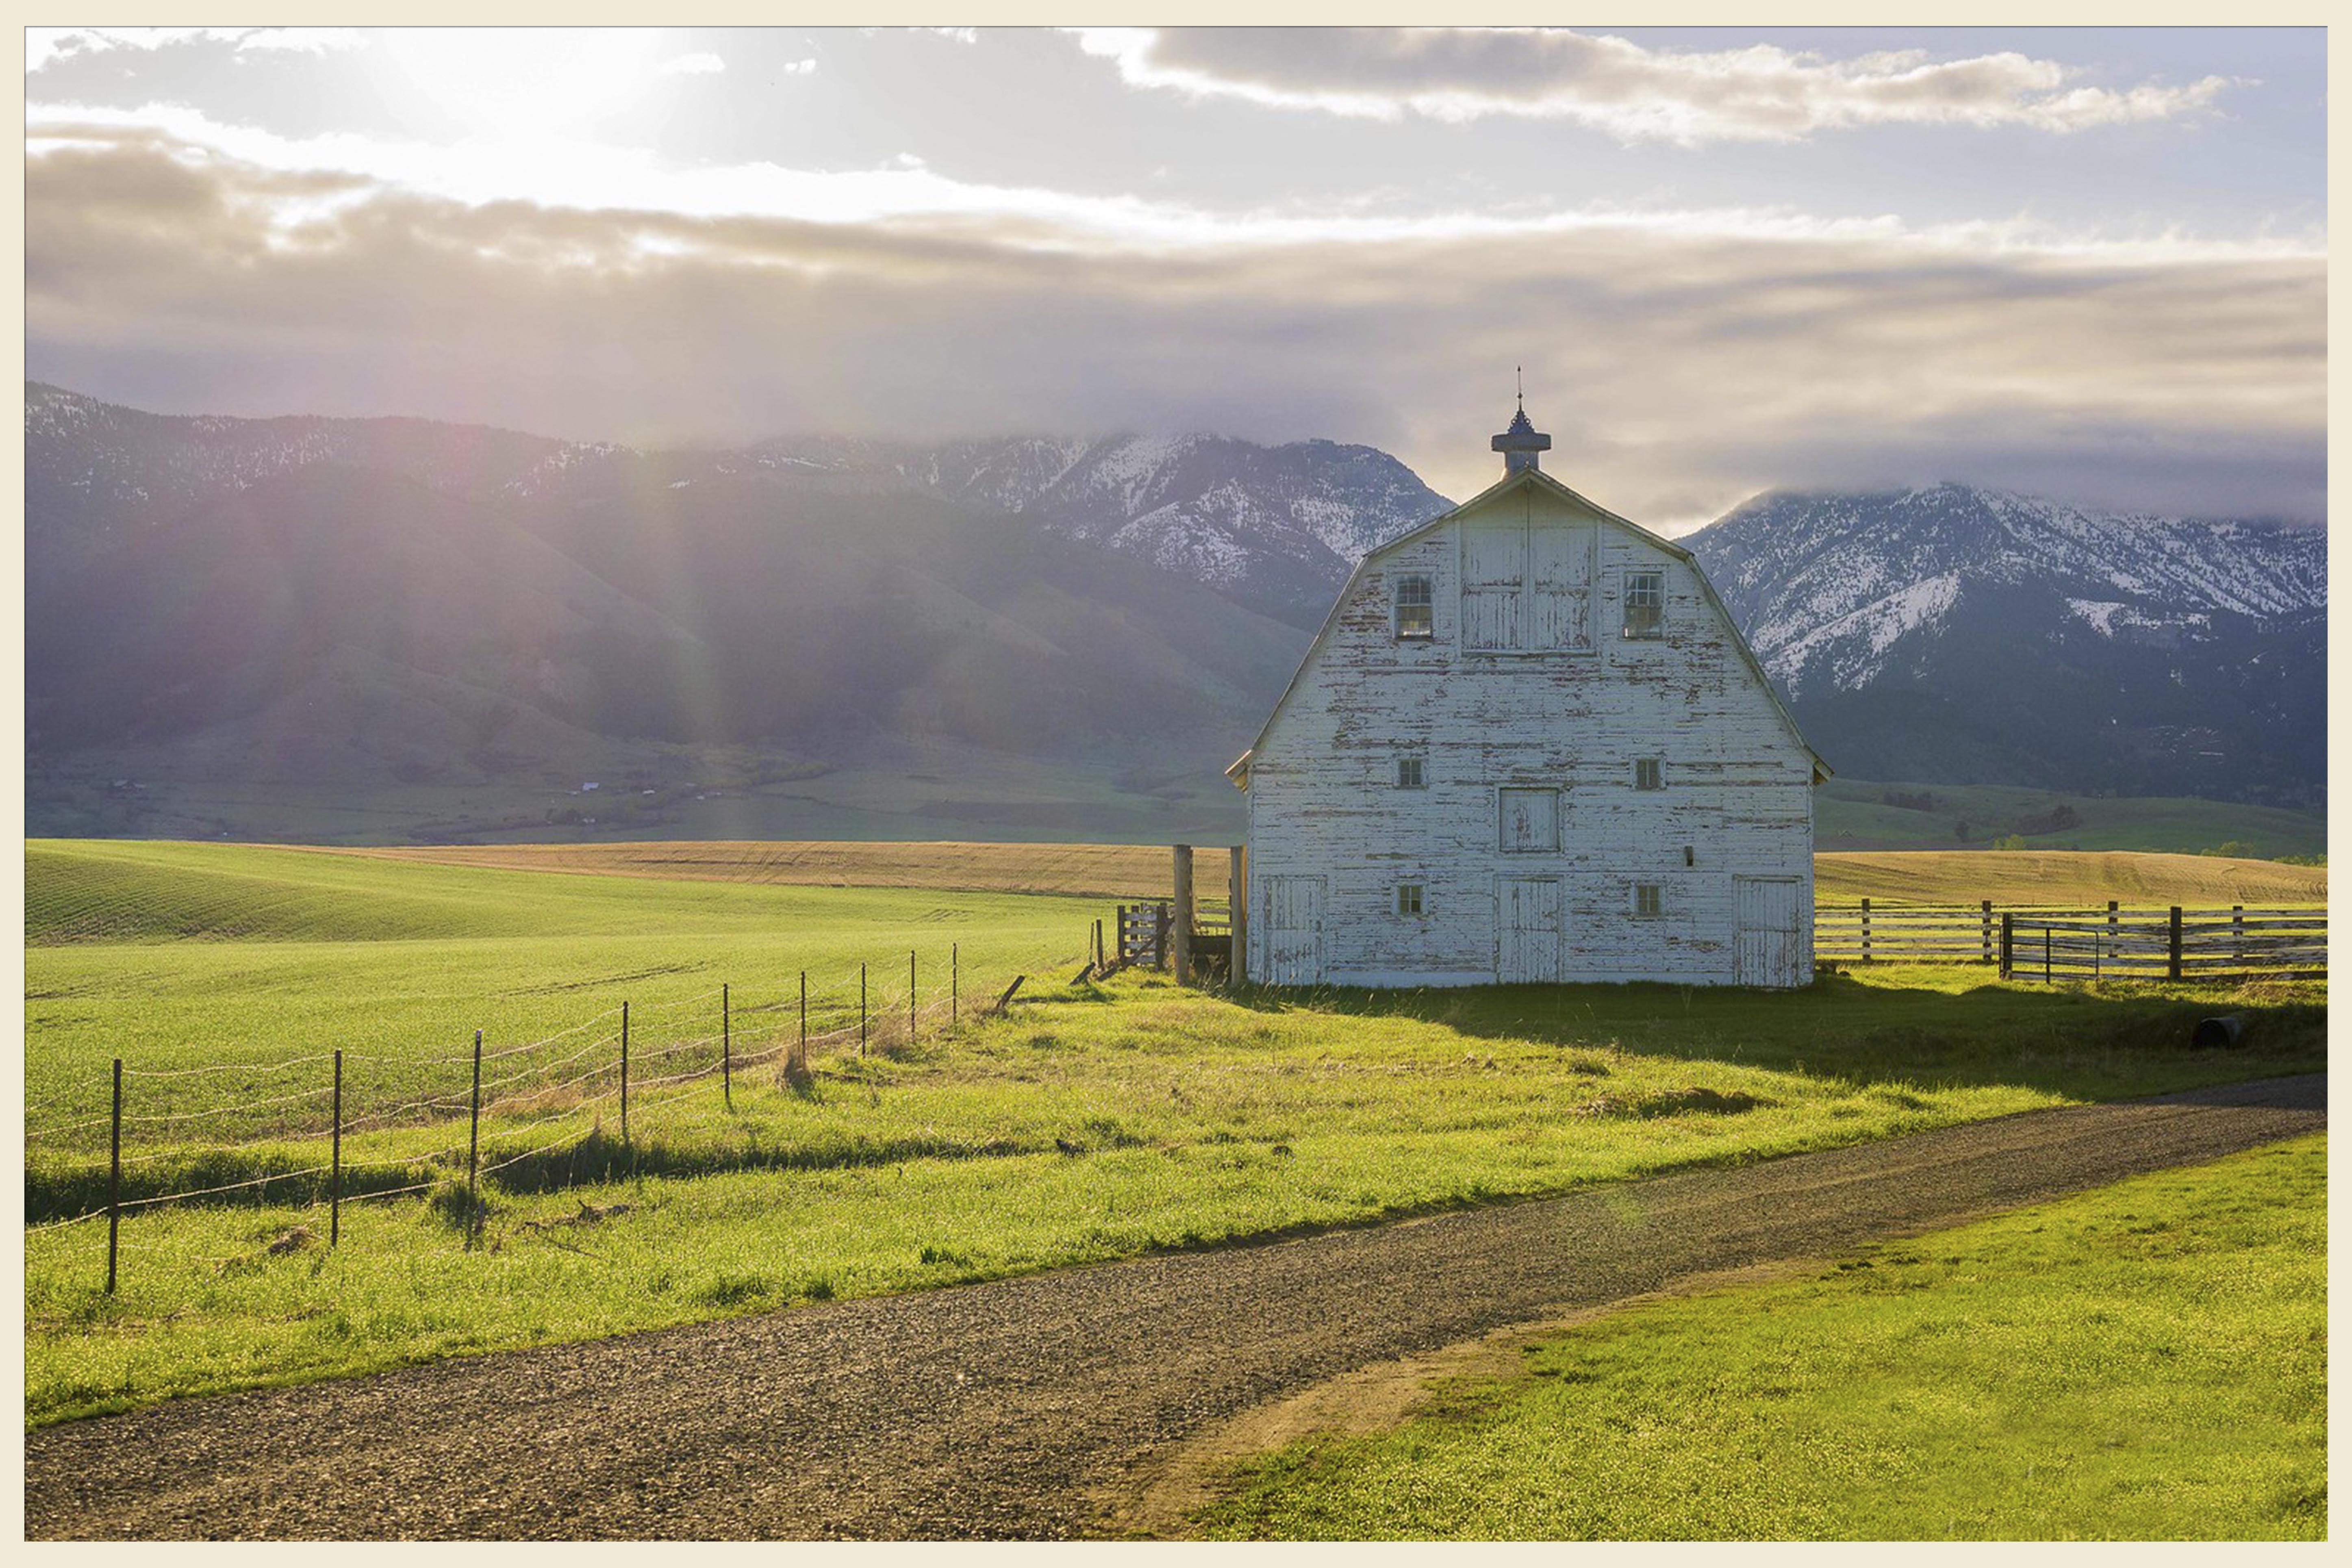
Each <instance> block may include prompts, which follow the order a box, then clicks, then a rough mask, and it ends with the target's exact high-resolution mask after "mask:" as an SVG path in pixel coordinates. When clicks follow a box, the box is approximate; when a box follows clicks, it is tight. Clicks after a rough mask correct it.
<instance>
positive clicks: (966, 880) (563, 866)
mask: <svg viewBox="0 0 2352 1568" xmlns="http://www.w3.org/2000/svg"><path fill="white" fill-rule="evenodd" d="M318 853H320V854H333V855H352V856H360V857H367V858H382V859H387V860H399V861H408V862H413V863H419V864H427V865H443V866H474V867H492V868H502V869H509V870H531V871H568V872H573V873H577V874H582V875H593V876H614V877H645V878H652V879H662V880H672V879H685V880H694V881H713V882H753V883H774V884H778V885H782V886H799V887H820V888H822V887H835V888H844V887H847V888H939V889H979V890H985V891H990V892H1003V893H1054V894H1065V895H1069V896H1073V897H1098V898H1113V899H1118V898H1128V899H1164V898H1166V897H1168V896H1169V893H1170V890H1171V884H1172V879H1173V870H1172V858H1171V855H1170V853H1169V851H1168V850H1166V849H1164V848H1160V847H1152V846H1139V845H1128V844H952V843H935V844H855V843H819V842H808V843H785V844H776V843H704V844H692V843H676V844H673V843H646V844H510V845H487V846H483V845H448V846H439V847H422V848H397V849H334V850H320V851H318ZM1224 859H1225V856H1224V848H1223V846H1205V847H1199V848H1196V850H1195V859H1194V865H1195V871H1194V875H1195V878H1196V879H1197V880H1198V881H1199V883H1200V885H1201V887H1202V889H1203V892H1204V895H1205V894H1206V893H1210V892H1222V890H1223V885H1224V876H1225V865H1224ZM1813 878H1814V889H1815V894H1816V897H1817V898H1818V899H1819V900H1821V901H1822V902H1823V903H1830V902H1851V901H1853V900H1857V899H1863V898H1868V899H1871V900H1874V901H1877V902H1884V903H1918V904H1934V903H1949V904H1973V903H1975V902H1977V901H1978V900H1982V899H1990V900H1993V901H1994V902H1995V903H1997V904H2080V905H2083V906H2085V907H2095V906H2099V905H2103V904H2105V902H2106V900H2109V899H2114V900H2117V901H2118V902H2121V903H2124V904H2173V903H2179V904H2183V905H2203V904H2231V903H2243V904H2262V905H2288V904H2322V903H2326V901H2327V871H2326V868H2325V867H2313V866H2288V865H2283V864H2280V863H2278V862H2276V861H2271V860H2239V859H2230V858H2221V857H2218V856H2207V855H2144V854H2134V853H2128V852H2124V851H2116V850H2110V851H2089V850H2085V851H2079V852H2077V851H2070V850H2063V849H2025V850H2011V851H1993V850H1982V849H1979V850H1953V849H1942V850H1937V849H1924V850H1901V851H1879V852H1853V853H1839V854H1824V855H1817V856H1815V857H1814V858H1813Z"/></svg>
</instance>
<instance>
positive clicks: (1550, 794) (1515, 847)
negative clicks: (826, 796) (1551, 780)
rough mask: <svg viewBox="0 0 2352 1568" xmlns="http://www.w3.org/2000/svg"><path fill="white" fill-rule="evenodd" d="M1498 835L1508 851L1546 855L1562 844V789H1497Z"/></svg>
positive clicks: (1513, 853) (1504, 849)
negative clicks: (1560, 830)
mask: <svg viewBox="0 0 2352 1568" xmlns="http://www.w3.org/2000/svg"><path fill="white" fill-rule="evenodd" d="M1495 809H1496V817H1497V819H1498V821H1497V832H1496V837H1497V840H1498V842H1499V843H1500V845H1501V847H1502V850H1503V852H1504V853H1505V854H1507V855H1543V854H1549V853H1550V852H1551V851H1553V850H1555V849H1558V848H1559V791H1558V790H1556V789H1506V790H1497V791H1496V801H1495Z"/></svg>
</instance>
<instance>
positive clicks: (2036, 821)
mask: <svg viewBox="0 0 2352 1568" xmlns="http://www.w3.org/2000/svg"><path fill="white" fill-rule="evenodd" d="M1894 799H1901V800H1903V801H1905V802H1906V805H1891V804H1889V802H1890V801H1891V800H1894ZM2061 806H2063V807H2065V808H2066V809H2067V811H2068V812H2070V813H2071V814H2072V816H2073V819H2074V820H2073V822H2072V823H2071V825H2069V826H2063V827H2057V826H2043V825H2044V824H2047V823H2049V822H2050V821H2051V820H2052V818H2053V814H2054V813H2055V812H2056V811H2057V809H2058V808H2059V807H2061ZM1813 820H1814V826H1815V830H1816V833H1817V836H1818V837H1819V838H1820V841H1821V842H1822V843H1823V844H1825V845H1832V846H1834V847H1838V848H1840V849H1949V848H1952V847H1955V844H1956V838H1955V835H1956V834H1957V833H1958V830H1959V829H1960V827H1961V826H1963V825H1965V826H1967V828H1968V835H1967V839H1968V841H1969V842H1971V843H1974V844H1977V845H1979V846H1982V845H1984V844H1985V843H1987V842H1989V841H1990V840H1991V839H1993V838H1996V837H2000V836H2002V835H2005V834H2009V833H2011V832H2015V833H2017V834H2019V835H2020V836H2021V837H2023V838H2024V839H2025V841H2026V843H2027V845H2028V846H2030V847H2032V848H2036V849H2062V848H2063V849H2081V850H2086V851H2087V850H2099V849H2134V850H2143V851H2149V852H2157V853H2178V854H2184V855H2194V854H2196V853H2198V852H2199V851H2200V850H2203V849H2210V848H2211V847H2214V846H2216V845H2219V844H2225V843H2228V842H2230V841H2231V840H2232V839H2235V840H2237V841H2239V842H2241V843H2243V844H2247V845H2251V846H2252V848H2253V852H2254V853H2255V854H2257V855H2314V854H2320V853H2324V852H2325V851H2326V848H2327V813H2326V810H2325V809H2324V808H2313V807H2309V806H2301V807H2283V806H2269V805H2252V804H2249V803H2247V802H2243V801H2219V800H2200V799H2197V798H2195V797H2193V796H2186V795H2170V796H2167V795H2140V796H2127V795H2126V796H2118V795H2069V794H2067V793H2065V792H2063V791H2060V790H2046V789H2028V788H2024V787H2021V786H2019V785H2014V784H1900V783H1885V784H1882V783H1876V782H1873V781H1870V780H1865V779H1849V778H1844V777H1839V778H1833V779H1832V780H1830V781H1829V783H1827V784H1823V785H1822V787H1821V789H1820V790H1819V791H1818V792H1816V794H1815V795H1814V797H1813Z"/></svg>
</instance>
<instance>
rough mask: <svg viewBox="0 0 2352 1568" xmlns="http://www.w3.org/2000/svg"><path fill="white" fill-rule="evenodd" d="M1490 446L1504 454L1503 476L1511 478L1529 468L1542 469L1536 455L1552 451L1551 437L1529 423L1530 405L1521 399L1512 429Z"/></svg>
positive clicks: (1524, 399)
mask: <svg viewBox="0 0 2352 1568" xmlns="http://www.w3.org/2000/svg"><path fill="white" fill-rule="evenodd" d="M1490 445H1492V446H1493V447H1494V449H1495V450H1496V451H1497V452H1500V453H1502V454H1503V475H1504V477H1505V478H1509V477H1510V476H1511V475H1513V474H1516V473H1520V472H1523V471H1524V470H1526V469H1528V468H1540V467H1541V466H1542V465H1541V464H1539V463H1538V462H1537V460H1536V454H1537V453H1538V452H1549V451H1550V450H1551V437H1549V436H1547V435H1545V434H1544V433H1543V432H1542V431H1540V430H1538V429H1537V428H1536V427H1535V426H1532V425H1530V424H1528V404H1527V399H1526V398H1525V397H1521V398H1520V399H1519V411H1518V412H1517V413H1516V414H1514V415H1512V416H1511V427H1510V428H1509V429H1507V430H1506V431H1504V432H1503V433H1502V434H1501V435H1499V436H1497V437H1495V438H1494V440H1493V442H1492V443H1490Z"/></svg>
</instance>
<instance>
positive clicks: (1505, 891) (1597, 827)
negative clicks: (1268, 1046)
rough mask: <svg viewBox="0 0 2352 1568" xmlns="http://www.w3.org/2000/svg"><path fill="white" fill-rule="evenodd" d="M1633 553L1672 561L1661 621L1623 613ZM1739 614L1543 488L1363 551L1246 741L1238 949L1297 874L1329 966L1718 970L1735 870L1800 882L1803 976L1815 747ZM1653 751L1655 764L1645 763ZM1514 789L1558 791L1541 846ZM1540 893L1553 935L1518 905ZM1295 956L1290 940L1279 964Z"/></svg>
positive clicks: (1256, 959) (1639, 559) (1480, 979)
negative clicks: (1643, 625)
mask: <svg viewBox="0 0 2352 1568" xmlns="http://www.w3.org/2000/svg"><path fill="white" fill-rule="evenodd" d="M1640 571H1654V572H1657V573H1659V574H1661V576H1662V578H1663V582H1664V590H1665V624H1664V636H1662V637H1658V638H1656V639H1654V640H1627V639H1625V638H1624V637H1621V636H1620V630H1621V627H1622V624H1623V623H1622V593H1623V585H1624V578H1625V574H1627V573H1629V572H1640ZM1406 574H1419V575H1423V576H1426V577H1427V578H1428V579H1429V580H1430V585H1431V590H1432V593H1431V599H1432V613H1433V622H1434V628H1433V632H1434V635H1433V637H1430V638H1429V639H1428V640H1427V641H1426V642H1415V641H1400V640H1399V639H1398V638H1397V637H1396V636H1395V635H1394V632H1393V630H1392V622H1391V603H1392V597H1393V594H1392V590H1393V584H1394V583H1395V581H1396V579H1397V578H1399V577H1400V576H1402V575H1406ZM1515 574H1516V575H1515ZM1734 638H1735V634H1734V632H1733V631H1732V628H1731V627H1730V626H1729V624H1728V623H1727V621H1726V620H1725V619H1724V618H1723V616H1721V614H1720V612H1719V611H1717V609H1716V607H1715V606H1714V604H1713V602H1712V600H1711V598H1710V597H1709V595H1707V594H1706V591H1705V590H1704V588H1703V587H1702V585H1701V584H1700V582H1699V580H1698V576H1697V574H1696V568H1695V567H1694V566H1692V565H1690V564H1689V563H1685V561H1683V560H1682V559H1681V558H1679V557H1678V556H1675V555H1673V554H1670V553H1667V552H1664V551H1661V550H1659V549H1658V548H1657V546H1656V545H1655V544H1654V543H1652V542H1649V541H1646V540H1644V539H1643V538H1642V537H1641V536H1640V535H1639V534H1638V533H1636V532H1634V531H1631V530H1629V529H1626V528H1624V527H1623V526H1622V525H1620V524H1618V523H1616V522H1615V521H1612V520H1609V519H1607V518H1605V517H1601V516H1596V515H1592V514H1588V513H1586V512H1584V511H1583V510H1581V509H1580V508H1577V507H1576V506H1574V505H1573V504H1572V503H1571V502H1570V500H1568V499H1567V498H1565V497H1563V496H1562V495H1560V494H1559V493H1558V492H1556V491H1555V490H1553V489H1550V488H1549V487H1546V486H1540V485H1535V484H1530V485H1526V486H1522V487H1519V488H1517V489H1513V490H1511V491H1510V492H1508V493H1506V494H1503V495H1499V496H1496V498H1494V500H1493V501H1492V502H1491V503H1488V504H1487V505H1486V506H1483V507H1480V508H1478V509H1476V510H1468V509H1465V512H1464V513H1460V514H1456V516H1455V518H1454V519H1453V520H1451V521H1447V522H1445V523H1444V524H1442V525H1440V526H1438V527H1436V528H1434V529H1433V530H1431V531H1427V532H1425V533H1423V534H1421V535H1418V536H1413V537H1409V538H1408V539H1406V540H1405V541H1403V542H1401V543H1399V544H1397V545H1394V546H1391V548H1390V549H1389V550H1388V551H1385V552H1379V553H1377V554H1375V555H1374V557H1373V558H1372V559H1371V560H1370V561H1369V562H1368V563H1366V566H1365V569H1364V570H1363V571H1362V572H1361V573H1360V574H1359V576H1358V579H1357V581H1356V583H1355V584H1354V586H1353V588H1352V590H1351V591H1350V593H1349V595H1348V597H1347V599H1346V602H1345V603H1343V604H1342V605H1340V606H1339V609H1338V611H1337V612H1336V614H1335V616H1334V618H1333V620H1332V622H1331V623H1330V625H1329V626H1327V628H1326V630H1325V633H1324V635H1323V637H1321V639H1320V640H1319V641H1318V644H1317V646H1316V647H1315V648H1314V649H1313V650H1312V651H1311V652H1310V653H1309V655H1308V658H1307V663H1306V665H1305V667H1304V668H1302V669H1301V671H1300V674H1299V677H1298V679H1297V681H1296V682H1295V683H1294V684H1293V686H1292V689H1291V690H1290V691H1289V693H1288V694H1287V695H1286V697H1285V698H1284V700H1283V702H1282V704H1281V706H1280V707H1279V708H1278V709H1277V710H1276V715H1275V718H1274V720H1273V721H1272V722H1271V723H1270V724H1269V726H1268V728H1267V730H1266V731H1265V735H1264V736H1263V737H1262V738H1261V739H1260V742H1259V743H1258V745H1257V747H1256V748H1255V752H1254V754H1253V757H1252V759H1251V764H1250V775H1249V795H1250V830H1249V842H1250V867H1251V874H1252V882H1253V884H1254V889H1253V893H1252V901H1253V910H1252V914H1253V917H1254V918H1253V924H1252V928H1251V931H1250V948H1251V963H1252V972H1253V973H1260V974H1265V973H1269V972H1268V971H1267V969H1265V968H1264V967H1262V965H1263V964H1264V963H1266V962H1268V961H1270V960H1271V959H1272V958H1273V956H1274V955H1273V954H1272V952H1271V950H1270V949H1269V948H1268V947H1267V945H1266V944H1267V942H1269V941H1270V938H1271V933H1272V931H1273V930H1274V928H1273V927H1272V926H1271V924H1270V923H1268V922H1266V921H1265V919H1264V913H1265V910H1264V904H1263V900H1264V897H1265V893H1266V892H1268V891H1271V890H1274V889H1287V888H1290V887H1292V886H1295V885H1296V884H1291V883H1288V882H1285V881H1282V880H1279V879H1289V878H1306V879H1315V880H1316V883H1317V886H1318V889H1319V900H1318V920H1319V931H1318V933H1317V939H1316V942H1315V948H1316V951H1317V952H1318V959H1317V963H1318V966H1319V972H1318V975H1317V976H1316V977H1317V978H1319V979H1320V980H1322V981H1324V982H1327V983H1330V984H1373V985H1407V984H1411V985H1447V984H1486V983H1492V982H1493V981H1495V980H1496V978H1497V976H1498V974H1515V975H1516V974H1523V973H1528V972H1529V971H1530V970H1531V969H1532V968H1540V967H1542V966H1544V965H1545V964H1547V963H1556V973H1555V974H1553V975H1550V976H1547V978H1557V979H1561V980H1594V979H1601V980H1672V981H1681V982H1685V983H1696V984H1731V983H1733V982H1734V980H1735V978H1736V975H1737V972H1738V942H1737V940H1736V932H1735V920H1736V914H1737V909H1736V905H1735V899H1734V888H1733V879H1734V878H1736V877H1737V878H1794V879H1797V880H1798V881H1799V883H1800V885H1801V893H1800V899H1801V920H1800V922H1799V923H1800V929H1801V931H1802V933H1803V936H1802V939H1801V940H1802V942H1803V946H1804V951H1803V952H1802V954H1801V973H1802V975H1803V977H1804V978H1806V979H1810V978H1811V929H1812V881H1811V872H1812V862H1811V855H1812V788H1811V783H1812V759H1811V755H1810V753H1809V752H1807V751H1806V750H1805V749H1804V747H1803V746H1802V744H1801V742H1799V740H1798V739H1797V738H1796V736H1795V735H1794V734H1793V732H1792V731H1790V727H1789V725H1788V723H1787V721H1786V720H1785V719H1784V718H1783V717H1782V715H1781V714H1780V710H1779V709H1778V707H1777V706H1776V705H1775V704H1774V702H1773V701H1772V700H1771V698H1770V695H1769V692H1768V691H1767V690H1766V689H1765V688H1764V687H1763V686H1762V684H1761V682H1760V680H1759V678H1758V676H1757V675H1756V673H1755V671H1754V669H1753V668H1752V666H1751V665H1750V664H1749V663H1748V660H1747V659H1745V658H1743V657H1741V655H1740V653H1739V651H1738V647H1737V645H1736V643H1735V640H1734ZM1478 645H1484V646H1485V647H1488V648H1492V649H1495V650H1496V651H1481V649H1480V647H1479V646H1478ZM1506 648H1507V649H1509V651H1501V650H1503V649H1506ZM1401 756H1418V757H1420V758H1421V759H1422V770H1423V779H1424V780H1425V787H1423V788H1420V789H1407V788H1400V787H1398V783H1397V778H1398V773H1397V762H1398V759H1399V758H1400V757H1401ZM1645 757H1647V758H1656V759H1658V760H1659V761H1660V763H1661V764H1662V769H1663V781H1662V782H1663V785H1664V787H1663V788H1660V789H1656V790H1644V789H1638V788H1636V787H1635V781H1636V772H1635V763H1636V762H1637V761H1638V760H1640V759H1642V758H1645ZM1505 789H1512V790H1521V789H1534V790H1543V791H1557V792H1558V797H1557V799H1558V806H1557V847H1539V848H1537V849H1533V850H1528V851H1520V852H1513V851H1509V850H1507V849H1506V848H1505V847H1504V843H1503V832H1502V827H1501V824H1500V820H1499V816H1498V813H1499V810H1500V807H1501V805H1502V804H1503V803H1502V797H1501V795H1500V792H1501V791H1503V790H1505ZM1541 816H1542V814H1541V812H1540V811H1537V812H1534V813H1531V814H1530V820H1531V821H1533V822H1535V823H1536V824H1537V825H1538V826H1536V827H1535V828H1534V829H1532V832H1533V834H1534V836H1535V838H1536V840H1537V841H1538V842H1540V843H1549V839H1548V837H1546V836H1545V835H1544V834H1543V832H1542V829H1541V826H1540V823H1541ZM1402 883H1416V884H1418V885H1419V886H1420V887H1421V888H1422V889H1423V893H1422V905H1421V910H1422V912H1421V913H1420V914H1419V915H1417V916H1416V915H1400V914H1399V913H1398V912H1397V897H1396V889H1397V888H1398V886H1399V885H1400V884H1402ZM1537 883H1541V884H1548V886H1543V887H1536V886H1531V885H1530V884H1537ZM1641 884H1650V885H1653V886H1655V887H1656V888H1657V889H1659V904H1660V907H1659V912H1657V913H1656V914H1654V915H1644V914H1639V913H1637V912H1636V911H1635V892H1634V889H1635V888H1636V887H1637V886H1638V885H1641ZM1751 903H1752V900H1751ZM1544 911H1556V914H1553V915H1550V916H1549V918H1550V919H1553V920H1556V922H1557V931H1556V933H1555V934H1551V935H1549V936H1548V935H1547V934H1546V933H1544V932H1542V931H1531V930H1530V929H1529V927H1530V922H1534V923H1536V924H1540V923H1541V921H1543V920H1544V919H1546V918H1547V916H1546V915H1545V913H1544ZM1548 952H1549V953H1556V955H1557V957H1556V960H1553V959H1548V958H1546V957H1545V956H1544V955H1545V954H1546V953H1548ZM1302 956H1303V955H1302V950H1301V946H1300V944H1299V943H1298V942H1297V941H1296V940H1292V941H1289V942H1286V943H1285V952H1284V953H1283V954H1282V959H1283V963H1282V967H1283V968H1285V969H1286V970H1289V971H1291V972H1292V973H1296V972H1297V966H1298V963H1299V962H1300V959H1301V957H1302ZM1792 956H1795V955H1792ZM1529 977H1533V976H1532V975H1531V974H1530V975H1529Z"/></svg>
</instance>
